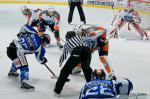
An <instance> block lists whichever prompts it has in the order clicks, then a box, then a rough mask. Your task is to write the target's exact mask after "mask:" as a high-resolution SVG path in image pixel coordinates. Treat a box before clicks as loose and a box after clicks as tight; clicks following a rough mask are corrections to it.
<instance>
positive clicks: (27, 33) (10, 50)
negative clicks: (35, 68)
mask: <svg viewBox="0 0 150 99" xmlns="http://www.w3.org/2000/svg"><path fill="white" fill-rule="evenodd" d="M17 36H18V40H16V39H14V40H13V41H12V42H11V43H10V45H9V47H7V56H8V57H9V58H10V59H11V60H12V66H11V69H10V71H9V73H8V76H9V77H14V76H15V77H18V76H19V73H18V72H17V70H18V69H19V70H20V79H21V88H22V89H34V87H33V86H31V85H29V84H28V81H29V74H28V73H29V67H28V62H27V60H26V56H25V55H26V54H35V57H36V59H37V61H38V62H39V63H41V64H45V63H46V62H47V59H46V58H45V57H44V55H45V49H44V48H43V47H42V45H41V38H40V37H39V35H38V33H37V31H36V30H35V29H34V28H32V27H31V26H29V25H24V26H23V27H22V28H21V30H20V32H19V33H18V35H17Z"/></svg>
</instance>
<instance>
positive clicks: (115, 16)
mask: <svg viewBox="0 0 150 99" xmlns="http://www.w3.org/2000/svg"><path fill="white" fill-rule="evenodd" d="M113 3H114V1H113ZM111 7H112V10H113V15H114V19H113V20H112V22H111V25H113V24H114V22H115V20H116V18H117V14H116V15H115V11H114V4H113V5H112V6H111Z"/></svg>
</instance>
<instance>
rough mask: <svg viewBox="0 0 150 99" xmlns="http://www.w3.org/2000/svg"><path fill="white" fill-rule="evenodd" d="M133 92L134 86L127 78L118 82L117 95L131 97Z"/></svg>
mask: <svg viewBox="0 0 150 99" xmlns="http://www.w3.org/2000/svg"><path fill="white" fill-rule="evenodd" d="M132 90H133V84H132V82H131V81H130V80H129V79H127V78H124V79H123V80H121V81H118V82H117V84H116V92H117V95H129V94H130V92H131V91H132Z"/></svg>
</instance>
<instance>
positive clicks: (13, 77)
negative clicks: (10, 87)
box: [7, 76, 18, 80]
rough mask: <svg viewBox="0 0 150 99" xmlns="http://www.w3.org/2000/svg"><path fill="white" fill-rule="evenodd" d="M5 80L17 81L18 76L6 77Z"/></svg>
mask: <svg viewBox="0 0 150 99" xmlns="http://www.w3.org/2000/svg"><path fill="white" fill-rule="evenodd" d="M7 78H9V79H13V80H17V79H18V76H7Z"/></svg>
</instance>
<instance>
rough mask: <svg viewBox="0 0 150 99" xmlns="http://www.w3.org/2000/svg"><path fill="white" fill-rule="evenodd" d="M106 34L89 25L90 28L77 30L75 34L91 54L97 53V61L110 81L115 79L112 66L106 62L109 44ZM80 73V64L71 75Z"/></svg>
mask: <svg viewBox="0 0 150 99" xmlns="http://www.w3.org/2000/svg"><path fill="white" fill-rule="evenodd" d="M106 32H107V31H106V29H105V28H103V27H100V26H95V25H90V27H87V28H84V29H83V28H81V29H79V31H78V33H77V34H78V35H80V36H82V37H83V39H84V41H85V42H86V43H87V45H88V46H89V48H90V50H91V52H94V51H96V50H97V51H98V53H99V59H100V61H101V62H102V64H103V65H104V68H105V70H106V72H107V74H108V75H109V77H110V79H112V78H113V79H116V77H115V74H114V71H113V69H112V66H111V65H110V62H109V60H108V51H109V42H108V40H107V38H106ZM80 71H81V67H80V64H78V65H77V66H76V68H75V69H74V70H73V71H72V73H73V74H74V73H76V72H80Z"/></svg>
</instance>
